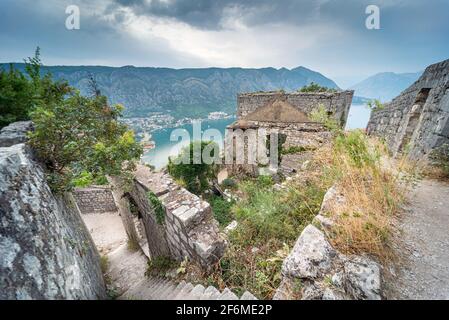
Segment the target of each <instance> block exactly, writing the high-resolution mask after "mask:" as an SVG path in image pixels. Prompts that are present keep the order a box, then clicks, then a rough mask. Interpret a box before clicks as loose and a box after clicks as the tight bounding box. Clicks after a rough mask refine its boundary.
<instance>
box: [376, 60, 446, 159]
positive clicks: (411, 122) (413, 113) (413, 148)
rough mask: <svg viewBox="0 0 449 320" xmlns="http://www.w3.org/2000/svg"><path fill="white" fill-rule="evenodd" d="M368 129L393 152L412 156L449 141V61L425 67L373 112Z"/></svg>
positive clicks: (419, 154)
mask: <svg viewBox="0 0 449 320" xmlns="http://www.w3.org/2000/svg"><path fill="white" fill-rule="evenodd" d="M367 132H368V134H370V135H376V136H379V137H382V138H384V139H385V141H386V144H387V146H388V147H389V149H390V151H391V152H392V153H393V155H400V154H404V153H405V152H407V154H408V155H409V156H410V157H411V158H412V159H421V158H426V157H427V156H428V155H429V153H430V152H431V151H432V150H433V149H435V148H437V147H439V146H441V145H443V144H447V143H449V60H445V61H442V62H439V63H436V64H433V65H431V66H429V67H427V68H426V70H425V71H424V73H423V74H422V76H421V77H420V78H419V79H418V81H416V82H415V83H414V84H413V85H411V86H410V87H409V88H407V89H406V90H404V91H403V92H402V93H401V94H400V95H399V96H398V97H396V98H394V99H393V101H391V102H390V103H387V104H385V108H384V109H381V110H376V111H373V112H372V114H371V118H370V121H369V123H368V127H367Z"/></svg>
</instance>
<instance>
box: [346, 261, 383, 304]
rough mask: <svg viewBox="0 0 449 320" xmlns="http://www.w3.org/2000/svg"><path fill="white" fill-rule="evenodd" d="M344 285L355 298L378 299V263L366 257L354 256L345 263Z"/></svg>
mask: <svg viewBox="0 0 449 320" xmlns="http://www.w3.org/2000/svg"><path fill="white" fill-rule="evenodd" d="M344 271H345V274H346V281H345V287H346V290H347V292H349V293H350V294H351V295H352V296H353V297H354V298H355V299H368V300H380V299H381V295H380V293H381V281H380V267H379V265H378V264H377V263H376V262H374V261H372V260H370V259H369V258H366V257H356V258H355V259H352V260H350V261H348V262H346V263H345V266H344Z"/></svg>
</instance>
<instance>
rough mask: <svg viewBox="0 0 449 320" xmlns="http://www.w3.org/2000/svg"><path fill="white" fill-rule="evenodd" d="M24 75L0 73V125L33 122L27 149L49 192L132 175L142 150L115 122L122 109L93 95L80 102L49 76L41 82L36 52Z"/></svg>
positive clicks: (71, 91)
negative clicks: (36, 161)
mask: <svg viewBox="0 0 449 320" xmlns="http://www.w3.org/2000/svg"><path fill="white" fill-rule="evenodd" d="M26 73H27V76H25V75H23V74H20V72H18V71H15V70H11V71H9V73H5V72H0V79H2V80H1V81H6V85H5V87H3V86H2V87H0V96H1V98H0V101H1V105H0V108H1V111H2V113H1V115H2V118H1V121H3V122H2V124H3V125H6V124H8V123H9V122H10V121H16V120H25V119H31V120H32V121H33V123H34V131H33V132H31V133H30V134H29V138H30V140H29V143H30V144H31V145H32V147H33V149H34V150H35V151H36V153H37V155H38V157H39V158H41V159H42V160H43V161H44V163H45V165H46V168H47V179H48V182H49V184H50V187H51V188H52V189H53V191H56V192H61V191H67V190H70V189H71V188H73V187H74V186H86V185H89V184H91V183H93V182H94V181H95V182H98V181H103V182H104V180H105V176H106V175H126V174H129V173H130V172H131V171H132V170H133V169H134V160H136V159H139V157H140V155H141V154H142V148H141V147H140V145H139V144H138V143H137V142H136V141H135V139H134V133H133V132H132V131H129V130H128V128H127V127H126V125H124V124H121V123H120V122H119V121H118V118H119V117H120V116H121V114H122V111H123V107H122V106H120V105H112V106H111V105H109V104H108V102H107V98H106V97H105V96H102V95H100V93H99V92H98V91H97V90H95V94H94V95H93V96H91V97H85V96H82V95H81V94H80V93H79V91H77V90H75V89H74V88H72V87H70V86H69V85H68V84H67V82H63V81H59V82H54V81H53V80H52V76H51V75H50V74H46V75H45V76H43V77H41V60H40V56H39V48H38V49H37V50H36V54H35V56H34V57H33V58H29V59H28V63H27V65H26ZM18 82H19V83H20V84H21V85H16V84H17V83H18ZM95 86H96V85H95V83H92V87H95ZM5 91H6V94H5V95H3V93H4V92H5ZM12 92H13V93H12ZM5 97H6V98H7V99H5ZM14 97H21V98H20V99H19V100H18V103H19V108H18V109H17V110H16V109H14V108H12V106H13V105H14V104H15V100H14V99H15V98H14Z"/></svg>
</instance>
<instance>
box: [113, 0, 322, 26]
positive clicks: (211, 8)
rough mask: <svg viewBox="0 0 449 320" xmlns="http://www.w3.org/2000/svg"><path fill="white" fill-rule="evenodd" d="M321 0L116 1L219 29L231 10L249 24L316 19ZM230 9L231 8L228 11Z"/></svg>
mask: <svg viewBox="0 0 449 320" xmlns="http://www.w3.org/2000/svg"><path fill="white" fill-rule="evenodd" d="M321 2H323V1H322V0H321V1H320V0H315V1H310V0H283V1H273V0H246V1H241V0H240V1H239V0H220V1H211V0H193V1H192V0H172V1H163V0H152V1H151V2H148V1H145V0H115V3H116V4H117V5H120V6H123V7H128V8H131V9H132V10H133V11H134V13H136V14H139V15H152V16H157V17H165V18H173V19H176V20H179V21H182V22H185V23H187V24H190V25H192V26H195V27H198V28H206V29H219V28H221V24H220V23H221V21H222V19H223V18H224V17H225V15H226V14H227V13H229V12H232V13H233V14H236V15H239V18H241V19H243V20H244V22H245V23H247V24H248V25H257V24H264V23H276V22H283V23H286V22H292V21H293V22H294V21H296V22H301V21H305V20H309V19H311V18H314V17H315V15H316V13H317V9H319V4H320V3H321ZM229 10H231V11H229Z"/></svg>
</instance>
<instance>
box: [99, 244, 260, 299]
mask: <svg viewBox="0 0 449 320" xmlns="http://www.w3.org/2000/svg"><path fill="white" fill-rule="evenodd" d="M108 261H109V266H108V272H107V277H108V279H109V280H110V282H111V283H110V285H109V287H110V289H113V291H114V292H115V294H116V295H118V299H121V300H257V299H256V297H254V296H253V295H252V294H251V293H249V292H245V293H244V294H243V295H242V297H241V298H240V299H239V298H238V297H237V296H236V295H235V294H234V293H233V292H232V291H231V290H229V289H227V288H226V289H224V290H223V291H222V292H220V291H219V290H218V289H216V288H214V287H212V286H209V287H207V288H205V287H204V286H202V285H200V284H199V285H194V284H192V283H187V282H185V281H181V282H180V283H176V282H175V281H174V280H170V279H167V278H162V277H154V276H152V277H148V276H146V275H145V271H146V269H147V265H148V258H147V257H146V256H145V254H144V253H143V252H142V251H140V250H137V251H132V250H129V249H128V248H127V245H126V244H124V245H122V246H120V247H119V248H117V249H116V250H114V251H113V252H111V253H110V254H109V255H108Z"/></svg>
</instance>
